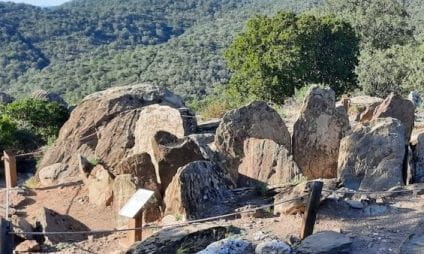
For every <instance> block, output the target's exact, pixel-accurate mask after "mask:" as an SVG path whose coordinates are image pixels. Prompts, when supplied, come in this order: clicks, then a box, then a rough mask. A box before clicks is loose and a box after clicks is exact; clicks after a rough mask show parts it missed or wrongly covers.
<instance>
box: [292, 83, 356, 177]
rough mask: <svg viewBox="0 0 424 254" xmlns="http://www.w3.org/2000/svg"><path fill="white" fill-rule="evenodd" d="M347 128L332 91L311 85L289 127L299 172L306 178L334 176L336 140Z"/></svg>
mask: <svg viewBox="0 0 424 254" xmlns="http://www.w3.org/2000/svg"><path fill="white" fill-rule="evenodd" d="M349 130H350V125H349V119H348V117H347V114H346V111H345V109H344V107H343V106H339V107H336V99H335V93H334V91H333V90H331V89H321V88H319V87H312V88H311V89H310V91H309V94H308V95H307V96H306V97H305V101H304V103H303V106H302V109H301V112H300V115H299V118H298V120H297V121H296V123H295V125H294V128H293V156H294V160H295V161H296V163H297V165H298V166H299V168H300V170H301V172H302V174H303V175H304V176H305V177H307V178H308V179H315V178H333V177H336V175H337V158H338V154H339V146H340V140H341V139H342V138H343V137H344V136H346V135H347V134H348V132H349Z"/></svg>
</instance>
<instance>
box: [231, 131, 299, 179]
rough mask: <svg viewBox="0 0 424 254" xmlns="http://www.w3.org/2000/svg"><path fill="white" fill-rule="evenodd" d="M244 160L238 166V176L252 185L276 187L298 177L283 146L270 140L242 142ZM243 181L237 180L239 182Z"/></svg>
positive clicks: (255, 139)
mask: <svg viewBox="0 0 424 254" xmlns="http://www.w3.org/2000/svg"><path fill="white" fill-rule="evenodd" d="M243 150H244V158H243V159H242V161H241V164H240V165H239V169H238V172H239V174H240V175H243V176H244V177H247V179H245V182H244V183H246V184H249V180H250V182H251V183H252V184H254V183H255V181H260V182H262V183H266V184H268V185H269V186H276V185H281V184H285V183H288V182H290V180H292V179H293V178H294V177H295V176H298V175H300V170H299V168H298V167H297V164H296V163H295V162H294V161H293V157H292V155H291V153H290V151H289V150H287V148H286V147H285V146H284V145H279V144H277V143H276V142H275V141H273V140H271V139H257V138H249V139H246V140H245V142H244V147H243ZM240 181H243V180H242V179H241V178H239V182H240Z"/></svg>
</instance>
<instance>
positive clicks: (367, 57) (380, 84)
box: [356, 45, 424, 98]
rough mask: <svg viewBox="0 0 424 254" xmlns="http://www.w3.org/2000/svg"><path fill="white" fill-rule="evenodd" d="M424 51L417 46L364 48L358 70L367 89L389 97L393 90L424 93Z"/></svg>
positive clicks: (396, 91)
mask: <svg viewBox="0 0 424 254" xmlns="http://www.w3.org/2000/svg"><path fill="white" fill-rule="evenodd" d="M423 66H424V50H423V48H419V47H417V46H415V45H405V46H399V45H396V46H393V47H391V48H389V49H374V50H370V49H368V50H362V52H361V56H360V64H359V65H358V67H357V69H356V72H357V73H358V80H359V82H360V84H361V85H362V87H363V89H364V92H365V93H367V94H369V95H372V96H378V97H382V98H384V97H386V96H387V95H388V94H390V93H391V92H395V93H398V94H403V95H407V94H408V93H409V92H410V91H413V90H416V91H419V92H424V75H423V73H424V67H423Z"/></svg>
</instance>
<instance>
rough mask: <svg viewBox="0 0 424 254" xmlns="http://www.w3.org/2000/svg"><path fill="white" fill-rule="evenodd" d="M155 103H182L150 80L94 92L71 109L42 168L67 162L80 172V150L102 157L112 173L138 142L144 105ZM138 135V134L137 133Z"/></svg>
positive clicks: (162, 104)
mask: <svg viewBox="0 0 424 254" xmlns="http://www.w3.org/2000/svg"><path fill="white" fill-rule="evenodd" d="M152 104H160V105H161V106H169V107H172V108H181V107H183V102H182V101H181V100H180V98H178V97H177V96H175V95H173V94H172V93H171V92H169V91H168V90H166V89H165V88H162V87H158V86H153V85H150V84H139V85H133V86H124V87H114V88H110V89H107V90H105V91H102V92H97V93H94V94H91V95H89V96H87V97H85V98H84V99H83V101H82V102H81V103H80V104H79V105H78V106H77V107H76V108H75V109H74V110H73V111H72V113H71V116H70V119H69V120H68V121H67V122H66V123H65V125H64V126H63V127H62V128H61V130H60V133H59V137H58V139H57V141H56V142H55V144H54V145H53V146H52V147H51V148H50V149H49V150H48V151H47V152H46V154H45V155H44V157H43V158H42V161H41V163H40V166H41V168H43V167H46V166H50V165H52V164H55V163H59V162H61V163H64V164H67V165H68V169H67V171H69V173H70V174H75V175H76V174H78V156H77V155H78V154H81V155H82V156H84V157H87V158H95V159H97V160H98V161H101V162H102V164H103V165H104V166H105V168H106V169H107V170H109V171H110V172H111V173H112V174H115V173H114V172H113V169H114V168H115V167H116V166H117V164H119V163H120V161H121V160H122V159H124V158H126V157H128V156H130V155H132V154H134V153H133V151H132V150H133V148H134V147H135V146H138V144H137V142H138V140H137V139H136V134H135V133H134V132H135V129H136V124H137V122H138V120H139V117H140V112H141V111H143V108H144V107H146V106H149V105H152ZM137 135H139V134H137Z"/></svg>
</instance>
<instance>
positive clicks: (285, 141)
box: [215, 101, 291, 181]
mask: <svg viewBox="0 0 424 254" xmlns="http://www.w3.org/2000/svg"><path fill="white" fill-rule="evenodd" d="M250 138H254V139H269V140H271V141H273V142H275V143H276V144H278V145H281V146H284V147H285V148H286V149H287V151H289V152H291V140H290V133H289V132H288V130H287V127H286V125H285V123H284V121H283V120H282V119H281V117H280V116H279V115H278V113H277V112H276V111H275V110H274V109H272V108H271V107H269V106H268V105H267V104H266V103H265V102H261V101H256V102H253V103H251V104H249V105H247V106H244V107H241V108H239V109H235V110H232V111H230V112H227V113H226V114H225V115H224V117H223V119H222V121H221V123H220V125H219V127H218V129H217V131H216V136H215V146H216V149H217V152H219V154H220V160H221V162H222V164H223V166H224V168H225V169H226V170H227V171H228V172H229V173H230V174H231V176H232V177H233V179H234V181H236V180H237V178H238V173H239V172H238V169H239V166H240V164H241V163H242V161H243V159H244V158H245V157H246V154H245V150H244V148H245V142H246V141H247V140H248V139H250ZM254 164H255V165H257V164H260V163H254ZM257 170H258V171H262V170H263V168H257Z"/></svg>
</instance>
